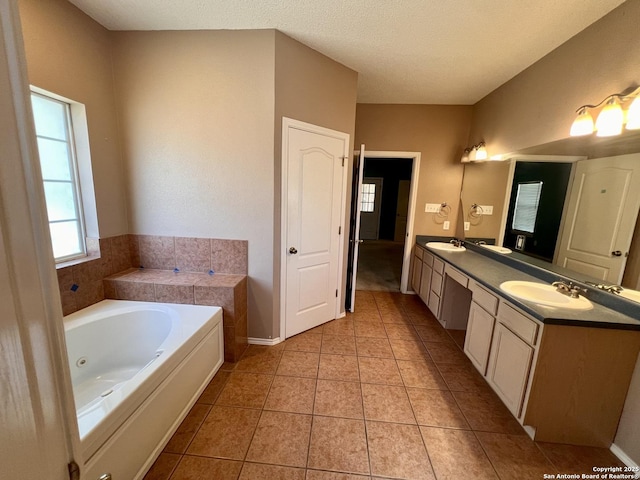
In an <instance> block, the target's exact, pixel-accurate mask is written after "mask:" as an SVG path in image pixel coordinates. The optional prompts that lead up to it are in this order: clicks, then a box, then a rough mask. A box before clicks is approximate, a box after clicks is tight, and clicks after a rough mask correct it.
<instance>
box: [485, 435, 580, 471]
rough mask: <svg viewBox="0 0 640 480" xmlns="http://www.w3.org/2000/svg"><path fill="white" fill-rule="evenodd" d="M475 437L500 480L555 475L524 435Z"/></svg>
mask: <svg viewBox="0 0 640 480" xmlns="http://www.w3.org/2000/svg"><path fill="white" fill-rule="evenodd" d="M476 436H477V437H478V440H480V443H481V444H482V447H483V448H484V450H485V452H487V456H488V457H489V460H491V463H492V464H493V467H494V468H495V469H496V472H498V475H499V476H500V478H544V474H545V473H547V474H549V473H557V471H556V468H555V467H554V466H553V464H551V462H549V460H547V457H545V456H544V455H543V453H542V452H541V451H540V449H539V448H538V446H537V445H536V444H535V443H534V442H533V440H531V439H530V438H529V437H527V436H525V435H503V434H499V433H485V432H476ZM562 473H569V472H562ZM570 473H574V472H570ZM589 473H593V472H589Z"/></svg>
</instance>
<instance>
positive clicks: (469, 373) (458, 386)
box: [438, 363, 491, 393]
mask: <svg viewBox="0 0 640 480" xmlns="http://www.w3.org/2000/svg"><path fill="white" fill-rule="evenodd" d="M438 371H439V372H440V375H442V378H444V381H445V382H446V384H447V387H449V390H452V391H456V392H478V393H489V392H491V387H490V386H489V384H488V383H487V381H486V380H485V379H484V377H483V376H482V375H480V372H478V371H477V370H476V369H475V367H474V366H473V365H471V364H469V365H467V366H464V365H455V364H448V363H445V364H443V363H441V364H440V365H438Z"/></svg>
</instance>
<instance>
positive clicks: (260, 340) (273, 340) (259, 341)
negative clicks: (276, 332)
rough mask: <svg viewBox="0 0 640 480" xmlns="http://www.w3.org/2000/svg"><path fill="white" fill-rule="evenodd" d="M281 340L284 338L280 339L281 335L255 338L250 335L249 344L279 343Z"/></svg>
mask: <svg viewBox="0 0 640 480" xmlns="http://www.w3.org/2000/svg"><path fill="white" fill-rule="evenodd" d="M280 342H282V340H281V339H280V337H276V338H255V337H249V338H247V343H248V344H249V345H277V344H279V343H280Z"/></svg>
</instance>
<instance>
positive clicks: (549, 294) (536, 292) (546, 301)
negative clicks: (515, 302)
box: [500, 280, 593, 310]
mask: <svg viewBox="0 0 640 480" xmlns="http://www.w3.org/2000/svg"><path fill="white" fill-rule="evenodd" d="M500 289H501V290H502V291H504V292H506V293H508V294H509V295H511V296H513V297H516V298H519V299H521V300H526V301H528V302H534V303H537V304H538V305H545V306H547V307H557V308H568V309H572V310H591V309H592V308H593V304H592V303H591V302H590V301H589V300H588V299H586V298H584V297H578V298H571V297H570V296H569V295H565V294H563V293H560V292H558V291H557V290H556V287H553V286H551V285H548V284H546V283H536V282H523V281H519V280H511V281H508V282H503V283H501V284H500Z"/></svg>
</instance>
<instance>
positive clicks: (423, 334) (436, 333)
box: [415, 322, 453, 343]
mask: <svg viewBox="0 0 640 480" xmlns="http://www.w3.org/2000/svg"><path fill="white" fill-rule="evenodd" d="M436 323H437V322H436ZM415 329H416V332H418V335H419V336H420V338H421V339H422V340H423V341H425V342H445V343H451V342H452V341H453V340H452V339H451V337H450V336H449V334H448V333H447V331H446V330H445V329H444V328H442V325H440V324H439V323H437V324H435V325H434V324H432V323H429V324H427V325H415Z"/></svg>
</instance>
